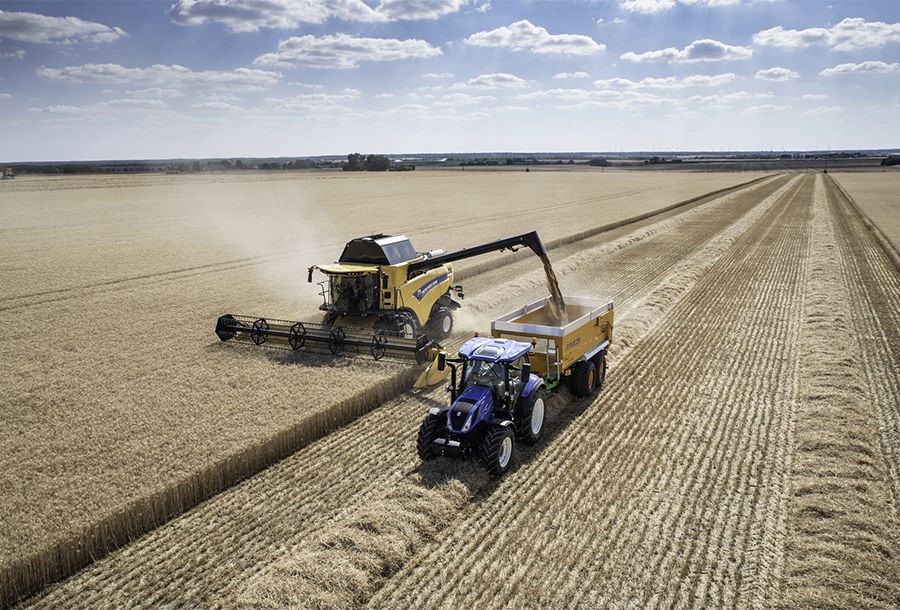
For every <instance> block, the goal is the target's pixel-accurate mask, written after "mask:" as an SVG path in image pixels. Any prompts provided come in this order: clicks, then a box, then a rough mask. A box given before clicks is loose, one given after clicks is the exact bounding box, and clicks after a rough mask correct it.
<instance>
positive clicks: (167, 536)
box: [24, 174, 900, 608]
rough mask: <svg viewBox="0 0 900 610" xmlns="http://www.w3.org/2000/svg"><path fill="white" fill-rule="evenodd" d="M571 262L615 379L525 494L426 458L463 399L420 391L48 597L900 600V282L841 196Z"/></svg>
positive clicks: (501, 604) (511, 478)
mask: <svg viewBox="0 0 900 610" xmlns="http://www.w3.org/2000/svg"><path fill="white" fill-rule="evenodd" d="M551 258H552V260H553V262H554V268H555V269H556V273H557V275H558V276H559V279H560V284H561V287H562V289H563V292H564V293H566V294H582V295H585V296H593V297H597V298H613V299H614V300H615V302H616V310H617V319H616V332H615V340H614V345H613V348H612V351H611V354H610V359H611V367H610V373H609V376H608V378H607V385H606V388H605V389H604V391H603V392H602V393H601V394H600V395H599V396H597V397H595V398H593V399H589V400H579V399H574V398H572V397H571V396H570V395H569V394H568V393H567V392H565V391H562V392H560V393H558V394H555V395H554V396H553V397H552V399H551V409H550V412H549V417H550V420H549V421H548V433H547V434H546V436H545V439H544V440H543V441H542V442H541V443H539V444H538V445H536V446H535V447H533V448H527V449H525V450H523V451H521V452H520V453H519V454H518V458H517V463H516V465H515V467H514V470H513V471H512V472H510V473H509V474H508V475H507V476H506V477H504V478H503V479H501V480H499V481H497V480H494V479H491V478H489V477H487V476H486V475H485V474H484V472H483V471H482V469H481V467H480V466H479V464H477V463H475V462H466V461H451V460H447V459H443V458H440V459H437V460H434V461H432V462H429V463H427V464H424V465H423V464H421V463H420V462H419V460H418V459H417V457H416V455H415V451H414V444H415V435H416V431H417V428H418V424H419V422H420V421H421V418H422V415H423V413H424V412H425V411H426V410H427V408H429V407H430V406H433V405H435V404H439V403H441V402H444V401H446V395H445V392H444V391H443V389H442V388H435V389H432V390H429V391H423V392H410V391H405V392H398V393H397V395H396V396H394V397H391V398H388V399H386V400H385V401H384V402H383V404H381V405H380V406H378V407H377V408H376V409H374V410H373V411H372V412H370V413H368V414H361V415H360V416H359V417H358V418H356V419H355V420H354V421H352V422H350V423H348V425H346V426H344V427H342V428H340V429H338V430H335V431H332V432H330V433H329V434H327V435H324V436H323V437H322V438H320V439H318V440H315V441H313V442H310V443H308V444H306V445H305V446H303V447H302V448H300V449H299V450H297V451H296V452H294V453H292V454H291V455H290V456H289V457H287V458H286V459H283V460H281V461H279V462H278V463H277V464H274V465H272V466H271V467H269V468H266V469H265V470H263V471H261V472H259V473H258V474H256V475H255V476H252V477H250V478H248V479H247V480H245V481H243V482H240V483H238V484H236V485H233V486H231V487H229V488H228V489H227V490H225V491H223V492H222V493H219V494H217V495H215V496H214V497H212V498H210V499H209V500H208V501H206V502H204V503H202V504H200V505H198V506H196V507H195V508H193V509H190V510H188V511H186V512H184V513H183V514H182V515H180V516H178V517H176V518H174V519H172V520H171V521H169V522H168V523H166V524H164V525H162V526H160V527H158V528H156V529H153V531H150V532H149V533H147V534H146V535H144V536H142V537H141V538H139V539H138V540H136V541H134V542H132V543H130V544H128V545H126V546H124V547H122V548H121V549H119V550H116V551H114V552H112V553H110V554H109V555H107V556H106V557H104V558H101V559H99V560H98V561H96V562H94V563H93V564H91V565H90V566H89V567H87V568H86V569H84V570H82V571H81V572H79V573H78V574H75V575H74V576H72V577H70V578H68V579H66V580H63V581H61V582H60V583H58V584H56V585H53V586H51V587H49V588H47V589H45V590H44V591H43V592H41V593H40V594H38V595H36V596H33V597H31V598H30V599H28V600H26V602H25V604H24V606H26V607H34V608H58V607H66V608H96V607H122V606H134V605H145V606H155V607H160V606H161V607H225V608H284V607H316V608H322V607H325V608H361V607H372V608H388V607H447V608H450V607H460V606H463V607H486V608H493V607H496V608H506V607H549V608H562V607H584V608H595V607H666V608H671V607H677V608H694V607H732V608H745V607H764V608H770V607H778V608H809V607H840V608H861V607H883V608H890V607H896V604H897V600H898V599H900V584H898V583H900V579H898V569H900V563H898V553H900V548H898V540H900V528H898V505H900V484H898V481H900V474H898V473H900V471H898V466H900V443H898V440H900V417H898V412H897V404H898V396H900V373H898V371H900V353H898V351H897V346H898V345H900V335H898V333H900V319H898V316H900V271H898V269H897V268H896V267H895V266H894V265H893V262H892V260H891V258H890V256H889V255H888V253H887V252H885V250H884V249H883V248H882V246H881V245H880V244H879V243H878V242H877V240H875V238H874V236H873V234H872V233H871V231H869V230H868V229H867V227H866V225H865V222H864V221H863V219H862V218H861V217H860V216H859V214H858V213H857V212H856V209H855V208H854V207H853V205H852V204H851V202H850V201H849V200H848V199H847V198H846V196H845V194H844V192H843V191H842V190H841V189H840V188H839V187H838V186H837V185H836V184H835V183H834V182H833V181H832V179H831V178H830V177H828V176H823V175H802V174H801V175H782V176H774V177H771V178H768V179H766V180H763V181H760V182H757V183H755V184H752V185H749V186H746V187H743V188H741V189H738V190H736V191H733V192H730V193H722V194H718V195H715V196H712V197H709V198H707V199H704V200H701V201H700V202H698V203H697V204H696V205H693V206H685V207H684V208H680V209H679V210H677V211H674V212H673V213H670V214H664V215H660V216H658V217H654V218H650V219H646V220H645V221H643V222H641V223H634V224H631V225H627V226H624V227H620V228H619V229H616V230H614V231H608V232H603V233H598V234H596V235H591V236H587V237H585V238H584V239H581V240H578V241H573V242H572V243H568V244H563V245H560V246H559V247H558V248H556V249H554V250H553V251H552V252H551ZM467 288H468V292H469V294H470V298H468V299H467V300H466V303H465V305H466V308H467V309H468V310H469V311H471V312H473V314H474V316H475V317H476V318H478V319H482V320H484V319H489V318H490V317H492V316H495V315H496V314H499V313H502V312H504V311H507V310H508V309H510V308H511V307H512V306H515V305H516V304H518V303H521V302H527V301H529V300H531V299H534V298H537V297H540V296H542V295H543V294H544V287H543V275H542V272H541V271H540V270H537V269H535V268H534V265H533V264H530V261H529V260H528V259H523V260H520V261H516V262H514V263H512V264H509V265H506V266H503V267H497V268H494V269H484V270H482V272H481V273H479V274H477V275H474V276H472V277H471V278H470V279H469V280H468V281H467ZM457 340H458V339H457ZM220 352H222V353H224V352H225V350H224V348H223V349H222V350H214V349H211V348H210V350H209V352H208V353H210V354H218V353H220ZM235 352H237V353H238V356H235V358H236V359H237V358H239V359H240V360H242V361H247V362H249V361H251V360H253V359H256V360H260V361H262V362H264V363H265V365H264V366H265V367H269V368H279V367H281V368H290V369H291V370H292V371H296V372H298V373H299V372H305V371H306V370H307V369H305V368H303V367H305V366H309V363H296V362H291V363H289V364H290V366H288V363H284V362H277V361H276V362H273V361H272V360H269V359H267V358H265V357H263V356H262V355H260V354H259V352H260V350H256V351H253V350H240V351H238V350H232V351H230V352H227V353H235ZM357 362H358V361H354V364H353V366H352V367H349V368H347V369H346V373H347V374H353V371H354V370H355V367H356V366H357ZM335 364H337V363H328V366H329V367H330V366H334V365H335ZM339 366H345V365H344V364H340V365H339ZM322 368H327V367H324V366H323V367H322ZM378 373H384V372H383V371H372V374H373V375H377V374H378ZM334 383H335V384H338V385H340V384H345V383H346V378H345V379H344V380H343V381H335V382H334Z"/></svg>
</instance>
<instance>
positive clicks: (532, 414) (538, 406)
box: [516, 387, 549, 445]
mask: <svg viewBox="0 0 900 610" xmlns="http://www.w3.org/2000/svg"><path fill="white" fill-rule="evenodd" d="M548 406H549V401H548V400H547V392H546V391H544V388H543V387H540V388H538V389H536V390H534V391H533V392H532V393H531V394H530V395H529V396H528V397H526V398H523V399H521V402H520V405H519V413H518V418H517V421H516V428H517V430H518V437H519V440H520V441H522V442H523V443H526V444H528V445H533V444H535V443H536V442H538V441H539V440H541V436H542V435H543V434H544V420H545V419H546V416H547V407H548Z"/></svg>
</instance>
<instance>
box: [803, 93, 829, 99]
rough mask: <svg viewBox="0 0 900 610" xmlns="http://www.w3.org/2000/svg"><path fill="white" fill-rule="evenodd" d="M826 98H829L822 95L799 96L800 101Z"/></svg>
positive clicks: (808, 94)
mask: <svg viewBox="0 0 900 610" xmlns="http://www.w3.org/2000/svg"><path fill="white" fill-rule="evenodd" d="M828 98H829V96H828V95H825V94H824V93H807V94H806V95H801V96H800V99H803V100H827V99H828Z"/></svg>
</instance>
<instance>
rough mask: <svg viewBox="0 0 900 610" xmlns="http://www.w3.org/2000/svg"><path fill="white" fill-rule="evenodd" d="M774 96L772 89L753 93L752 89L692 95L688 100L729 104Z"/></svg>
mask: <svg viewBox="0 0 900 610" xmlns="http://www.w3.org/2000/svg"><path fill="white" fill-rule="evenodd" d="M772 97H775V94H774V93H772V92H771V91H766V92H753V93H751V92H750V91H735V92H733V93H722V94H717V95H692V96H691V97H689V98H688V99H687V101H688V102H689V103H691V104H701V105H704V106H707V105H713V106H727V105H729V104H732V103H734V102H743V101H747V100H760V99H769V98H772Z"/></svg>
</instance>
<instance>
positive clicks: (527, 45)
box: [465, 19, 606, 55]
mask: <svg viewBox="0 0 900 610" xmlns="http://www.w3.org/2000/svg"><path fill="white" fill-rule="evenodd" d="M465 42H466V44H470V45H473V46H479V47H501V48H506V49H510V50H511V51H530V52H532V53H560V54H565V55H594V54H596V53H600V52H601V51H603V50H604V49H605V48H606V45H604V44H602V43H599V42H597V41H595V40H594V39H593V38H591V37H590V36H584V35H581V34H551V33H550V32H548V31H547V30H546V29H544V28H542V27H539V26H536V25H534V24H533V23H531V22H530V21H528V20H527V19H523V20H521V21H516V22H515V23H512V24H510V25H508V26H504V27H499V28H497V29H495V30H488V31H484V32H476V33H474V34H472V35H471V36H469V37H468V38H466V40H465Z"/></svg>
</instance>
